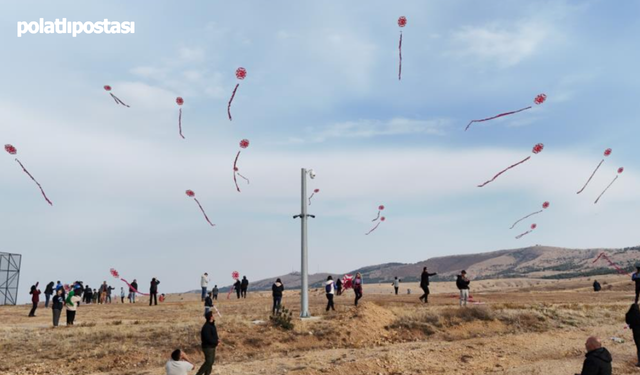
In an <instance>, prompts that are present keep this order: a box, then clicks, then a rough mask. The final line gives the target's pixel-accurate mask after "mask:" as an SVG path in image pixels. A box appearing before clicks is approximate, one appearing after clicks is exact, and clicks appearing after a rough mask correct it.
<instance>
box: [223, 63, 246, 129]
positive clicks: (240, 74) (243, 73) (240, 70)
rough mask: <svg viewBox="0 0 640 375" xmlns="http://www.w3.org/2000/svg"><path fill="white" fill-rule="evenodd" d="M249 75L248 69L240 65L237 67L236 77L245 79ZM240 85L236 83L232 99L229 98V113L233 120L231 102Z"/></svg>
mask: <svg viewBox="0 0 640 375" xmlns="http://www.w3.org/2000/svg"><path fill="white" fill-rule="evenodd" d="M246 77H247V70H246V69H245V68H243V67H240V68H238V69H236V78H237V79H239V80H241V81H242V80H244V79H245V78H246ZM238 86H240V83H237V84H236V87H235V88H234V89H233V93H232V94H231V99H229V105H228V106H227V114H228V115H229V121H233V119H232V118H231V102H232V101H233V98H234V97H235V96H236V91H237V90H238Z"/></svg>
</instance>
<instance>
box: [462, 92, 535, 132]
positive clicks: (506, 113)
mask: <svg viewBox="0 0 640 375" xmlns="http://www.w3.org/2000/svg"><path fill="white" fill-rule="evenodd" d="M545 100H547V95H545V94H540V95H538V96H536V98H535V99H533V102H534V103H535V104H536V105H540V104H542V103H544V101H545ZM531 108H532V107H531V106H528V107H526V108H522V109H518V110H517V111H511V112H505V113H501V114H499V115H496V116H493V117H487V118H483V119H480V120H471V122H469V124H468V125H467V127H466V128H465V129H464V131H467V130H469V127H470V126H471V124H473V123H474V122H484V121H489V120H494V119H497V118H498V117H503V116H509V115H513V114H515V113H519V112H522V111H526V110H528V109H531Z"/></svg>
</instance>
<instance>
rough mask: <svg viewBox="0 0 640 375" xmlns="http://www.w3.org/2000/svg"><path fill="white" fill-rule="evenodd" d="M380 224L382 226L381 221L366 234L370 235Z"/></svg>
mask: <svg viewBox="0 0 640 375" xmlns="http://www.w3.org/2000/svg"><path fill="white" fill-rule="evenodd" d="M378 226H380V223H378V224H376V226H375V227H373V229H371V230H370V231H368V232H367V233H365V235H366V236H368V235H369V234H371V232H373V231H374V230H376V229H378Z"/></svg>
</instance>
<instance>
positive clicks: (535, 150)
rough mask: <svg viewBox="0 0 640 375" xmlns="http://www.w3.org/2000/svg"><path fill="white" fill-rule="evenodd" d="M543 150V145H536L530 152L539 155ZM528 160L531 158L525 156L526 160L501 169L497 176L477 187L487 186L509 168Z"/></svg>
mask: <svg viewBox="0 0 640 375" xmlns="http://www.w3.org/2000/svg"><path fill="white" fill-rule="evenodd" d="M543 149H544V145H543V144H542V143H538V144H537V145H535V146H533V150H532V152H533V153H534V154H539V153H540V152H542V150H543ZM529 159H531V156H527V157H526V158H524V159H523V160H521V161H519V162H517V163H515V164H513V165H511V166H509V167H507V168H505V169H503V170H502V171H500V172H499V173H498V174H496V175H495V176H493V178H492V179H490V180H488V181H485V182H484V183H483V184H481V185H478V187H483V186H485V185H487V184H488V183H490V182H493V181H494V180H495V179H496V178H498V177H499V176H500V175H501V174H503V173H504V172H506V171H508V170H509V169H511V168H513V167H516V166H518V165H520V164H522V163H524V162H525V161H527V160H529Z"/></svg>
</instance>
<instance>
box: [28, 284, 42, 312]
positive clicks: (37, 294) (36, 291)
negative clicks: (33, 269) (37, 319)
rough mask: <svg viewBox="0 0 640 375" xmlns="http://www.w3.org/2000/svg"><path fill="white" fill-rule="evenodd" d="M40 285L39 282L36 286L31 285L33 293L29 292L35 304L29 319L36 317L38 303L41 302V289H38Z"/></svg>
mask: <svg viewBox="0 0 640 375" xmlns="http://www.w3.org/2000/svg"><path fill="white" fill-rule="evenodd" d="M38 284H40V282H37V283H36V285H31V291H29V294H31V303H33V307H31V311H30V312H29V317H32V316H36V309H37V308H38V302H40V293H41V292H40V289H38Z"/></svg>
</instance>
